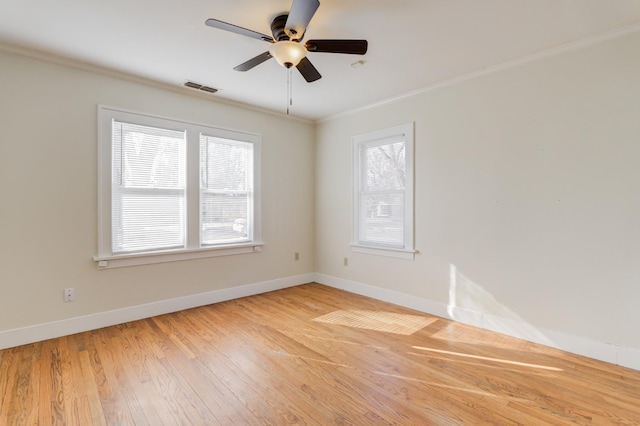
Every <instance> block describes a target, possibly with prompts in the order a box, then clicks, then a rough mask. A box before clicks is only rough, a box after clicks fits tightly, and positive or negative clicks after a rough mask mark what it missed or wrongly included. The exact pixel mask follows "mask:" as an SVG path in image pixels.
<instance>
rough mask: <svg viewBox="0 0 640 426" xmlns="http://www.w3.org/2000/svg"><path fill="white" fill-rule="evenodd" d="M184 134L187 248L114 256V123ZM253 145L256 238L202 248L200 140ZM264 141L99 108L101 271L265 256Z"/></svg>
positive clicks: (248, 135)
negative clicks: (262, 180)
mask: <svg viewBox="0 0 640 426" xmlns="http://www.w3.org/2000/svg"><path fill="white" fill-rule="evenodd" d="M113 120H117V121H125V122H128V123H132V124H140V125H144V126H152V127H159V128H164V129H171V130H180V131H183V130H184V131H185V133H186V135H187V146H186V151H187V152H186V156H187V159H186V161H187V165H186V169H187V170H186V173H187V176H186V187H187V189H186V234H185V239H186V243H185V247H184V248H179V249H168V250H152V251H144V252H132V253H122V254H114V253H113V252H112V211H111V208H112V186H111V183H112V180H111V179H112V176H111V173H112V125H111V123H112V121H113ZM201 134H203V135H207V136H213V137H218V138H221V139H228V140H232V141H239V142H246V143H251V144H252V146H253V172H252V175H253V200H252V205H253V206H252V210H251V211H252V214H253V227H252V231H253V232H252V236H249V238H250V239H249V240H248V241H242V242H236V243H233V242H232V243H228V244H224V243H223V244H215V245H210V244H207V245H202V244H201V242H200V228H201V219H200V135H201ZM260 145H261V138H260V135H258V134H253V133H248V132H241V131H236V130H229V129H222V128H218V127H213V126H211V125H205V124H198V123H191V122H187V121H183V120H177V119H172V118H165V117H160V116H155V115H151V114H145V113H140V112H134V111H128V110H124V109H121V108H114V107H109V106H105V105H98V253H97V255H96V256H94V257H93V260H94V261H96V262H97V263H98V269H109V268H118V267H126V266H134V265H144V264H154V263H164V262H173V261H181V260H190V259H202V258H207V257H217V256H226V255H235V254H246V253H254V252H260V251H262V246H263V245H264V242H262V241H261V236H262V233H261V208H260V157H261V150H260Z"/></svg>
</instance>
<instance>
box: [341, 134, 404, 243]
mask: <svg viewBox="0 0 640 426" xmlns="http://www.w3.org/2000/svg"><path fill="white" fill-rule="evenodd" d="M354 207H355V208H354V243H353V244H352V245H353V246H355V247H370V248H374V249H375V248H380V249H389V250H395V251H400V252H401V251H406V252H410V253H413V125H412V124H407V125H403V126H398V127H394V128H390V129H385V130H381V131H377V132H372V133H368V134H364V135H359V136H356V137H355V138H354ZM376 254H384V253H376Z"/></svg>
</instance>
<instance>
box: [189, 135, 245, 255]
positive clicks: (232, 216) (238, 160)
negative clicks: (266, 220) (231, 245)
mask: <svg viewBox="0 0 640 426" xmlns="http://www.w3.org/2000/svg"><path fill="white" fill-rule="evenodd" d="M252 158H253V145H252V144H251V143H246V142H238V141H232V140H228V139H222V138H216V137H212V136H207V135H200V176H201V179H200V220H201V225H202V226H201V228H200V240H201V242H202V244H203V245H210V244H219V243H224V242H235V241H247V240H250V239H251V238H252V226H251V217H252V214H251V212H252V207H253V206H252V196H251V194H252V193H253V174H252V170H253V166H252Z"/></svg>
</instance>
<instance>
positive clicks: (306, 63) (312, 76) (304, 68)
mask: <svg viewBox="0 0 640 426" xmlns="http://www.w3.org/2000/svg"><path fill="white" fill-rule="evenodd" d="M296 68H298V71H300V74H302V76H303V77H304V79H305V80H307V83H312V82H314V81H316V80H320V79H321V78H322V76H321V75H320V73H319V72H318V70H317V69H316V67H314V66H313V64H312V63H311V61H310V60H309V59H307V58H306V57H304V58H302V60H301V61H300V62H299V63H298V65H296Z"/></svg>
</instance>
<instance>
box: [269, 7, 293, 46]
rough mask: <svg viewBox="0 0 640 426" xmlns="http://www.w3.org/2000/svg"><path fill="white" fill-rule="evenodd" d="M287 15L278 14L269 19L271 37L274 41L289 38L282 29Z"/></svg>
mask: <svg viewBox="0 0 640 426" xmlns="http://www.w3.org/2000/svg"><path fill="white" fill-rule="evenodd" d="M288 17H289V14H288V13H285V14H282V15H278V16H276V17H275V18H273V21H271V34H273V39H274V40H275V41H287V40H289V36H288V35H287V33H286V32H285V30H284V26H285V24H286V23H287V18H288Z"/></svg>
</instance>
